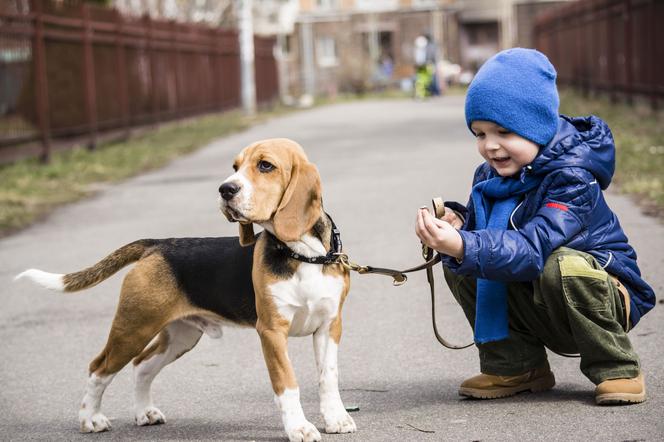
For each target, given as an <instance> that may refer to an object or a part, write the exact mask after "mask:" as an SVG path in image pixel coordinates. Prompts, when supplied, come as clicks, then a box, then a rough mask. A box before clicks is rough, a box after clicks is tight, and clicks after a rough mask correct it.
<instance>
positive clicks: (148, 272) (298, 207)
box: [17, 139, 356, 441]
mask: <svg viewBox="0 0 664 442" xmlns="http://www.w3.org/2000/svg"><path fill="white" fill-rule="evenodd" d="M233 168H234V169H235V173H233V174H232V175H231V176H230V177H228V178H227V179H226V180H225V181H224V182H223V183H222V185H221V187H220V188H219V192H220V208H221V211H222V212H223V213H224V215H225V216H226V217H227V218H228V219H229V220H230V221H233V222H239V226H240V237H239V238H237V237H228V238H173V239H142V240H138V241H135V242H132V243H130V244H127V245H125V246H123V247H121V248H119V249H117V250H116V251H114V252H113V253H111V254H110V255H108V256H107V257H106V258H104V259H102V260H101V261H99V262H98V263H97V264H95V265H93V266H91V267H89V268H87V269H84V270H81V271H79V272H75V273H68V274H55V273H47V272H43V271H41V270H36V269H30V270H26V271H25V272H23V273H21V274H20V275H18V276H17V279H18V278H21V277H28V278H30V279H32V280H34V281H36V282H37V283H40V284H41V285H43V286H45V287H47V288H50V289H57V290H60V291H65V292H72V291H77V290H82V289H85V288H88V287H92V286H94V285H96V284H98V283H100V282H101V281H103V280H105V279H106V278H108V277H110V276H111V275H112V274H114V273H115V272H117V271H118V270H119V269H121V268H122V267H124V266H126V265H128V264H130V263H132V262H136V265H135V266H134V268H133V269H132V270H131V271H130V272H129V273H128V274H127V276H126V277H125V279H124V281H123V284H122V289H121V292H120V299H119V303H118V308H117V312H116V315H115V318H114V319H113V324H112V326H111V331H110V333H109V337H108V342H107V343H106V346H105V347H104V348H103V350H102V351H101V353H100V354H99V355H98V356H97V357H96V358H95V359H93V360H92V362H91V363H90V367H89V377H88V380H87V387H86V392H85V395H84V397H83V400H82V401H81V407H80V410H79V421H80V429H81V431H82V432H100V431H106V430H110V428H111V425H110V422H109V420H108V419H107V418H106V417H105V416H104V415H103V414H102V413H101V411H100V405H101V400H102V395H103V393H104V390H105V389H106V387H107V386H108V385H109V384H110V383H111V381H112V380H113V377H114V376H115V375H116V374H117V373H118V372H119V371H120V370H121V369H122V368H123V367H124V366H125V365H126V364H127V363H129V362H130V361H133V365H134V381H135V393H134V394H135V420H136V423H137V424H138V425H154V424H160V423H164V422H165V418H164V415H163V413H162V412H161V411H160V410H159V409H158V408H157V407H155V406H154V404H153V401H152V395H151V393H150V386H151V384H152V381H153V379H154V378H155V376H156V375H157V374H158V373H159V371H160V370H161V369H162V368H163V367H165V366H166V365H167V364H169V363H171V362H173V361H175V360H176V359H177V358H179V357H180V356H182V355H183V354H184V353H186V352H188V351H189V350H191V349H192V348H193V347H194V346H195V345H196V343H197V342H198V340H199V339H200V338H201V335H202V334H203V333H206V334H207V335H208V336H210V337H212V338H218V337H220V336H221V332H222V327H223V326H224V325H232V324H234V325H240V326H246V327H254V328H255V329H256V331H257V332H258V334H259V336H260V340H261V344H262V349H263V355H264V357H265V363H266V364H267V368H268V371H269V374H270V380H271V382H272V388H273V390H274V394H275V401H276V403H277V406H278V408H279V410H280V411H281V418H282V421H283V426H284V429H285V431H286V434H287V435H288V438H289V439H290V440H291V441H319V440H320V439H321V436H320V433H319V431H318V429H317V428H316V427H315V426H314V425H313V424H312V423H311V422H309V421H308V420H307V418H306V417H305V416H304V412H303V410H302V406H301V404H300V392H299V388H298V384H297V381H296V379H295V373H294V372H293V367H292V365H291V363H290V360H289V358H288V349H287V344H288V337H289V336H305V335H313V342H314V350H315V358H316V364H317V367H318V375H319V393H320V411H321V414H322V415H323V419H324V421H325V431H326V432H327V433H349V432H354V431H355V430H356V426H355V422H354V421H353V418H352V417H351V416H350V415H349V414H348V413H347V411H346V409H345V407H344V405H343V403H342V401H341V396H340V395H339V388H338V371H337V348H338V345H339V340H340V339H341V307H342V305H343V303H344V300H345V298H346V295H347V294H348V289H349V283H350V278H349V273H348V271H347V270H346V269H345V268H344V267H343V266H342V265H340V264H337V263H326V264H317V263H312V261H315V260H316V259H317V258H318V259H319V258H320V257H322V256H324V255H329V254H330V253H331V250H333V249H334V246H335V244H334V242H335V241H334V237H333V235H332V233H333V225H334V224H333V222H332V220H331V218H329V216H328V215H327V214H326V213H325V212H324V211H323V207H322V199H321V186H320V177H319V175H318V171H317V169H316V167H315V166H314V165H313V164H312V163H310V162H309V161H308V159H307V156H306V155H305V153H304V151H303V150H302V148H301V147H300V146H299V145H298V144H297V143H295V142H294V141H291V140H288V139H269V140H264V141H259V142H256V143H254V144H251V145H249V146H247V147H246V148H245V149H243V150H242V152H241V153H240V154H239V155H238V156H237V157H236V158H235V162H234V164H233ZM253 224H258V225H259V226H261V227H263V229H264V230H263V231H262V232H261V233H260V234H258V235H254V232H253V227H252V225H253ZM334 230H336V229H334ZM297 257H299V258H300V260H298V259H296V258H297ZM307 260H308V262H307Z"/></svg>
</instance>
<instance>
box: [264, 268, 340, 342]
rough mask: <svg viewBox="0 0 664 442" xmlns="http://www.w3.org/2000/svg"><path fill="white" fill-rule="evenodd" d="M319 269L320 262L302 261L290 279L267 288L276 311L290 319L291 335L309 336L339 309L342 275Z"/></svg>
mask: <svg viewBox="0 0 664 442" xmlns="http://www.w3.org/2000/svg"><path fill="white" fill-rule="evenodd" d="M322 270H323V266H321V265H316V264H308V263H301V264H300V265H299V266H298V269H297V271H296V272H295V274H294V275H293V276H292V277H291V278H290V279H288V280H287V281H279V282H277V283H275V284H272V285H271V286H270V287H269V288H270V293H271V295H272V297H273V299H274V302H275V305H276V307H277V310H278V311H279V314H280V315H281V316H283V317H284V318H287V319H289V320H290V321H291V327H290V330H289V335H290V336H306V335H310V334H312V333H313V332H315V331H316V330H318V329H319V328H320V327H321V326H322V325H324V324H326V323H329V322H330V321H331V320H332V319H333V318H334V317H336V316H337V314H338V312H339V302H340V300H341V294H342V291H343V288H344V281H343V278H341V277H340V276H331V275H324V274H323V271H322Z"/></svg>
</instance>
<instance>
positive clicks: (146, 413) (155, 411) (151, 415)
mask: <svg viewBox="0 0 664 442" xmlns="http://www.w3.org/2000/svg"><path fill="white" fill-rule="evenodd" d="M134 419H135V420H136V425H139V426H141V427H142V426H144V425H157V424H165V423H166V418H165V417H164V413H162V412H161V411H160V410H159V408H157V407H154V406H149V407H145V408H143V409H142V410H138V411H137V412H136V416H135V417H134Z"/></svg>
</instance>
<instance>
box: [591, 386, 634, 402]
mask: <svg viewBox="0 0 664 442" xmlns="http://www.w3.org/2000/svg"><path fill="white" fill-rule="evenodd" d="M645 400H646V391H645V389H644V390H643V392H642V393H604V394H600V395H597V396H595V403H596V404H597V405H621V404H622V405H627V404H640V403H641V402H644V401H645Z"/></svg>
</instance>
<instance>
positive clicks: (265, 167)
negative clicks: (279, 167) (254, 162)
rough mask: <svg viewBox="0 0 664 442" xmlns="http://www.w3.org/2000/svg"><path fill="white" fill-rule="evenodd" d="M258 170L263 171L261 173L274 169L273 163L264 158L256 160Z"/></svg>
mask: <svg viewBox="0 0 664 442" xmlns="http://www.w3.org/2000/svg"><path fill="white" fill-rule="evenodd" d="M258 170H259V171H261V172H263V173H267V172H271V171H273V170H274V165H273V164H272V163H269V162H267V161H265V160H263V161H259V162H258Z"/></svg>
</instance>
